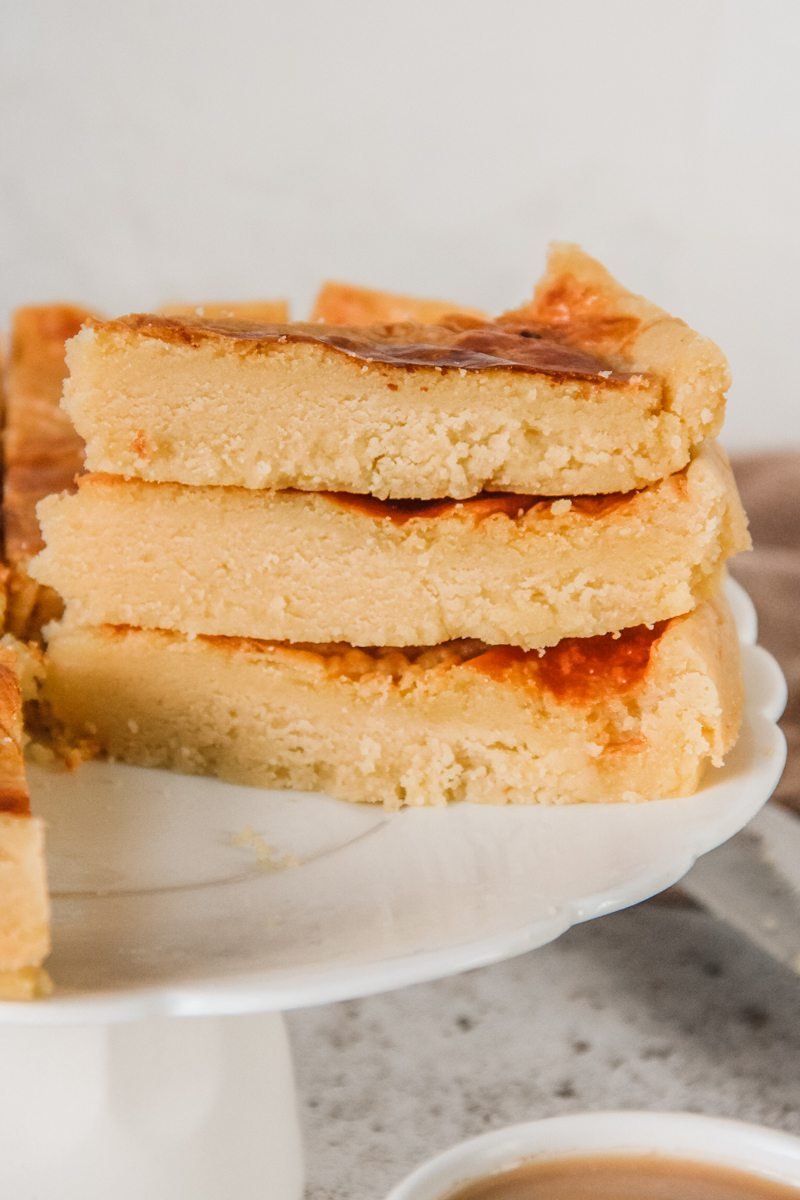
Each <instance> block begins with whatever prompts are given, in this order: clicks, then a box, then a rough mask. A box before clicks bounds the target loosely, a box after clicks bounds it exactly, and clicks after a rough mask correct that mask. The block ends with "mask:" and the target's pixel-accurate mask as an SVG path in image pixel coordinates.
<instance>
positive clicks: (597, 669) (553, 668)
mask: <svg viewBox="0 0 800 1200" xmlns="http://www.w3.org/2000/svg"><path fill="white" fill-rule="evenodd" d="M668 625H669V621H660V622H659V623H658V624H657V625H653V626H648V625H636V626H635V627H633V628H632V629H623V630H622V632H621V633H620V634H613V633H606V634H601V635H599V636H597V637H589V638H564V639H563V640H562V641H560V642H558V644H557V645H555V646H551V647H550V648H549V649H547V650H545V651H544V653H543V654H540V653H539V651H538V650H521V649H519V648H518V647H516V646H497V647H493V648H492V649H491V650H487V651H486V653H485V654H481V655H478V656H477V657H476V658H473V659H471V660H470V663H469V665H470V667H472V668H473V670H476V671H481V672H482V673H483V674H485V675H490V676H491V677H492V678H493V679H505V678H508V677H509V675H510V674H511V672H513V671H514V670H515V669H519V668H522V669H523V670H525V671H530V672H531V673H532V674H533V677H534V678H535V680H536V682H537V684H539V685H540V686H542V687H545V688H547V690H548V691H549V692H551V693H552V694H553V695H554V696H555V697H556V699H558V700H560V701H562V702H563V703H567V704H577V705H586V704H592V703H594V702H596V701H599V700H602V699H604V698H606V697H608V696H614V695H623V694H624V693H626V692H629V691H632V690H633V688H635V687H637V686H638V685H639V684H641V683H642V682H643V680H644V677H645V675H646V674H647V669H648V667H649V665H650V657H651V655H652V652H653V647H654V646H655V644H656V642H657V641H658V639H659V638H660V637H661V636H662V634H663V633H664V631H665V630H666V628H667V626H668Z"/></svg>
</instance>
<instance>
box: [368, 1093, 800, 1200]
mask: <svg viewBox="0 0 800 1200" xmlns="http://www.w3.org/2000/svg"><path fill="white" fill-rule="evenodd" d="M387 1200H800V1138H796V1137H792V1136H791V1135H789V1134H786V1133H780V1132H778V1131H776V1130H772V1129H765V1128H762V1127H761V1126H758V1125H747V1124H744V1123H743V1122H740V1121H729V1120H724V1119H722V1118H719V1117H706V1116H698V1115H695V1114H692V1113H650V1112H605V1113H576V1114H573V1115H569V1116H564V1117H551V1118H549V1119H546V1120H541V1121H530V1122H528V1123H527V1124H524V1125H514V1126H511V1127H508V1128H505V1129H497V1130H495V1131H493V1132H492V1133H487V1134H483V1135H482V1136H481V1137H477V1138H473V1139H472V1140H471V1141H468V1142H462V1143H461V1144H460V1145H458V1146H454V1147H453V1148H452V1149H450V1150H446V1151H445V1152H444V1153H443V1154H440V1155H439V1156H438V1157H437V1158H434V1159H431V1161H430V1162H427V1163H425V1164H424V1165H423V1166H421V1167H419V1168H418V1169H417V1170H416V1171H414V1172H413V1173H412V1174H411V1175H409V1176H408V1177H407V1178H406V1179H405V1180H404V1181H403V1182H402V1183H401V1184H399V1185H398V1186H397V1187H396V1188H395V1189H394V1190H393V1191H392V1192H391V1193H390V1195H389V1196H388V1198H387Z"/></svg>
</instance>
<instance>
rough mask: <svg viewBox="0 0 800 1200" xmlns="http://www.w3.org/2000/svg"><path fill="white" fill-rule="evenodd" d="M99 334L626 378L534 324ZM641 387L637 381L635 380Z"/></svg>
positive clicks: (188, 326)
mask: <svg viewBox="0 0 800 1200" xmlns="http://www.w3.org/2000/svg"><path fill="white" fill-rule="evenodd" d="M89 326H90V328H92V329H96V330H98V331H100V332H106V333H111V332H127V333H131V334H135V335H138V336H140V337H147V338H154V339H155V340H157V341H160V342H165V343H167V344H170V343H171V344H174V345H180V346H201V345H203V344H207V343H209V342H211V343H217V344H220V345H224V346H227V347H229V348H232V349H235V350H236V352H237V353H239V354H268V353H269V352H270V351H271V350H273V349H275V348H276V347H279V346H284V345H286V344H287V343H290V342H306V343H310V344H312V345H316V346H321V347H323V348H324V349H326V350H333V351H336V352H338V353H341V354H345V355H347V356H348V357H349V358H356V359H359V360H361V361H363V362H364V363H370V364H371V363H376V364H380V365H383V366H391V367H401V368H406V369H408V368H412V369H413V368H415V367H427V368H435V369H439V370H461V371H489V370H511V371H525V372H528V373H530V374H534V375H550V376H554V377H563V378H577V379H589V380H595V381H597V380H599V381H602V382H603V383H605V384H606V385H613V384H615V383H627V382H628V378H629V374H630V373H626V372H620V371H617V370H615V369H614V366H613V364H612V363H611V362H610V361H609V360H607V359H606V358H603V357H601V356H600V355H598V354H595V353H594V352H590V351H586V350H583V349H582V348H581V347H580V346H579V345H578V344H577V343H575V342H570V341H568V340H567V339H566V338H564V339H563V340H562V339H561V336H560V333H561V331H560V330H557V329H555V328H554V330H553V332H552V335H551V333H550V331H549V330H545V329H544V328H543V327H538V326H535V325H533V324H532V323H531V322H528V323H525V322H520V323H519V324H517V323H512V322H511V321H510V320H509V321H508V322H506V323H504V324H502V325H501V324H497V323H494V322H492V323H488V324H483V323H482V324H472V323H470V324H469V325H468V327H467V328H463V327H462V326H461V324H460V323H453V324H452V325H415V324H412V323H408V324H402V325H368V326H364V327H363V328H362V327H353V326H347V325H320V324H317V325H314V324H302V323H300V322H298V323H295V324H291V325H269V324H259V323H257V322H251V321H239V320H223V319H220V320H216V321H214V320H207V319H205V318H202V317H186V318H184V319H179V318H170V317H162V316H160V315H159V314H152V313H133V314H131V315H130V316H126V317H118V318H116V319H115V320H111V321H102V320H94V321H90V322H89ZM637 382H638V380H637Z"/></svg>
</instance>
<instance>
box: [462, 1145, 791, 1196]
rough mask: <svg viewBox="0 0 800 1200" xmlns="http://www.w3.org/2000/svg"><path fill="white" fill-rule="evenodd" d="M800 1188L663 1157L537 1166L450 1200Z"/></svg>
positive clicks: (470, 1187) (777, 1192) (482, 1182)
mask: <svg viewBox="0 0 800 1200" xmlns="http://www.w3.org/2000/svg"><path fill="white" fill-rule="evenodd" d="M798 1197H800V1184H798V1186H797V1187H794V1186H792V1185H791V1184H785V1183H775V1182H773V1181H770V1180H768V1179H765V1178H764V1177H763V1176H757V1175H752V1174H750V1173H749V1172H743V1171H739V1170H736V1169H732V1168H730V1167H720V1166H715V1165H713V1164H709V1163H701V1162H691V1161H687V1160H685V1159H670V1158H664V1157H662V1156H660V1155H630V1154H613V1155H604V1156H602V1157H600V1156H592V1157H578V1158H562V1159H551V1160H549V1161H544V1162H541V1161H539V1162H537V1161H535V1160H532V1161H530V1162H527V1163H522V1164H521V1165H520V1166H518V1167H514V1168H513V1169H512V1170H510V1171H502V1172H501V1173H500V1174H498V1175H492V1176H490V1177H488V1178H484V1179H479V1180H475V1181H474V1182H472V1183H468V1184H466V1186H464V1187H461V1188H458V1190H457V1191H455V1192H451V1193H450V1195H449V1196H448V1197H447V1200H797V1198H798Z"/></svg>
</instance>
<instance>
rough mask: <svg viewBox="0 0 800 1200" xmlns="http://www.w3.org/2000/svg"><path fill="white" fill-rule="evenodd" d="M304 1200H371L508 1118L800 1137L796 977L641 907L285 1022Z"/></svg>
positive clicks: (687, 916)
mask: <svg viewBox="0 0 800 1200" xmlns="http://www.w3.org/2000/svg"><path fill="white" fill-rule="evenodd" d="M290 1032H291V1035H292V1038H293V1043H294V1050H295V1061H296V1063H297V1070H298V1082H299V1087H300V1097H301V1104H302V1109H303V1120H304V1123H305V1129H306V1145H307V1155H308V1191H307V1195H308V1200H381V1198H382V1197H383V1196H384V1195H385V1193H386V1192H387V1190H388V1189H389V1187H390V1186H391V1185H392V1184H394V1183H395V1182H397V1181H398V1180H399V1179H401V1178H402V1176H403V1175H404V1174H405V1173H406V1172H408V1171H409V1170H410V1169H411V1168H412V1167H413V1166H415V1165H416V1164H418V1163H419V1162H421V1161H422V1160H423V1159H424V1158H426V1157H428V1156H430V1155H431V1154H434V1153H436V1152H437V1151H439V1150H441V1149H444V1148H445V1147H446V1146H448V1145H450V1144H451V1143H453V1142H455V1141H458V1140H460V1139H461V1138H464V1137H469V1136H471V1135H473V1134H476V1133H481V1132H483V1131H484V1130H486V1129H490V1128H493V1127H495V1126H499V1125H505V1124H509V1123H511V1122H514V1121H520V1120H525V1119H529V1118H531V1117H541V1116H548V1115H554V1114H557V1113H565V1112H574V1111H578V1110H583V1109H601V1108H614V1107H632V1108H652V1109H658V1108H661V1109H670V1108H671V1109H691V1110H695V1111H698V1112H709V1113H715V1114H720V1115H726V1116H736V1117H740V1118H742V1119H746V1120H753V1121H759V1122H763V1123H765V1124H768V1125H774V1126H777V1127H780V1128H783V1129H786V1130H789V1131H792V1132H795V1133H800V979H797V978H796V977H794V976H792V975H791V974H790V973H789V972H788V971H785V970H783V969H782V968H780V967H778V966H777V965H775V964H774V963H773V962H772V961H771V960H770V959H768V958H766V957H764V956H763V955H762V954H760V953H759V952H758V951H756V950H753V949H751V948H750V947H749V945H748V944H747V943H745V942H743V941H741V940H740V939H739V938H738V937H737V936H736V935H735V934H733V933H731V932H730V931H729V930H728V929H727V928H726V927H725V926H723V925H720V924H718V923H717V922H715V921H714V920H712V919H711V918H710V917H708V916H706V915H705V914H704V913H702V912H699V911H695V910H691V909H686V908H679V907H669V906H664V905H660V904H654V903H649V904H646V905H643V906H640V907H639V908H636V909H632V910H630V911H628V912H624V913H620V914H618V915H616V916H611V917H606V918H604V919H603V920H600V921H594V922H592V923H591V924H589V925H584V926H579V927H577V928H576V929H573V930H572V931H571V932H570V933H568V934H567V935H565V936H564V937H563V938H561V940H560V941H558V942H556V943H554V944H553V945H551V946H546V947H544V948H543V949H542V950H538V951H535V952H534V953H533V954H528V955H525V956H524V957H522V958H518V959H516V960H514V961H512V962H508V963H504V964H501V965H500V966H496V967H490V968H485V969H483V970H480V971H475V972H473V973H471V974H469V975H463V976H460V977H457V978H455V979H450V980H444V981H442V982H440V983H435V984H426V985H423V986H419V987H414V988H407V989H405V990H404V991H400V992H395V993H392V994H389V995H386V996H377V997H373V998H371V999H367V1000H362V1001H351V1002H348V1003H345V1004H337V1005H332V1006H329V1007H326V1008H322V1009H316V1010H311V1011H307V1012H302V1013H296V1014H294V1015H293V1016H292V1017H291V1019H290Z"/></svg>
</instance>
